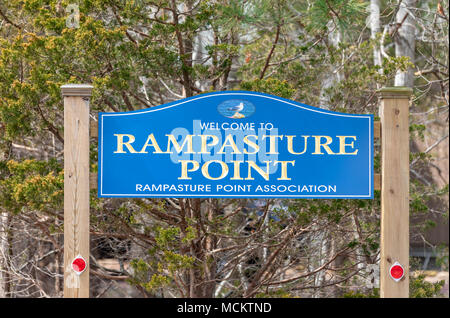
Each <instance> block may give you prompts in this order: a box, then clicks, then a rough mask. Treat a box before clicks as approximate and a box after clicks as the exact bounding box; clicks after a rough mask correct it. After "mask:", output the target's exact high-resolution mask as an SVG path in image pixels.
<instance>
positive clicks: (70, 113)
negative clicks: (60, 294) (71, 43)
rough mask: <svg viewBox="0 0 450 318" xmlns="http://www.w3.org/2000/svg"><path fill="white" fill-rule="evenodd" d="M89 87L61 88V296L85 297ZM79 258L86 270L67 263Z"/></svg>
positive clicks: (86, 286)
mask: <svg viewBox="0 0 450 318" xmlns="http://www.w3.org/2000/svg"><path fill="white" fill-rule="evenodd" d="M91 91H92V86H90V85H79V84H69V85H63V86H61V92H62V95H63V97H64V297H66V298H88V297H89V97H90V96H91ZM79 255H81V256H82V257H83V258H84V259H85V260H86V263H87V266H86V270H85V271H84V272H83V273H81V275H77V274H76V273H75V271H74V270H73V269H72V266H71V263H72V261H73V260H74V258H75V257H77V256H79Z"/></svg>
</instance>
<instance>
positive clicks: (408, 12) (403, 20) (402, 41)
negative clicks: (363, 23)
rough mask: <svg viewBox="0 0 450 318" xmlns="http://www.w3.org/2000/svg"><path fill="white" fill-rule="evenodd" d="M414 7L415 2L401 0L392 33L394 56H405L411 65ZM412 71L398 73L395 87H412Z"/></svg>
mask: <svg viewBox="0 0 450 318" xmlns="http://www.w3.org/2000/svg"><path fill="white" fill-rule="evenodd" d="M415 5H416V0H403V1H401V3H400V7H399V10H398V12H397V17H396V21H397V27H396V28H398V29H397V31H396V32H395V31H394V40H395V56H396V57H400V56H407V57H409V59H410V62H411V63H414V60H415V47H416V38H415V32H416V27H415V25H414V17H413V12H412V9H413V8H414V7H415ZM413 85H414V69H413V68H409V69H408V70H407V71H406V72H398V73H397V75H396V76H395V86H407V87H413Z"/></svg>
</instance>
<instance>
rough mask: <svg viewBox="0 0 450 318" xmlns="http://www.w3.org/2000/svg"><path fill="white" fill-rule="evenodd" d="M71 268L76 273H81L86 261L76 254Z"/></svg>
mask: <svg viewBox="0 0 450 318" xmlns="http://www.w3.org/2000/svg"><path fill="white" fill-rule="evenodd" d="M72 268H73V270H74V271H75V272H76V273H77V274H81V273H82V272H83V271H84V270H85V269H86V261H85V260H84V258H82V257H81V256H78V257H76V258H75V259H74V260H73V262H72Z"/></svg>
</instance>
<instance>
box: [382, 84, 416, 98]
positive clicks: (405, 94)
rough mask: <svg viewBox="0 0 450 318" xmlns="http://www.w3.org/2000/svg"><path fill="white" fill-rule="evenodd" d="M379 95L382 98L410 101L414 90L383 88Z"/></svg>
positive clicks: (403, 87) (402, 87)
mask: <svg viewBox="0 0 450 318" xmlns="http://www.w3.org/2000/svg"><path fill="white" fill-rule="evenodd" d="M377 93H378V94H379V95H380V96H381V98H406V99H408V98H409V97H410V96H411V95H412V93H413V89H412V88H411V87H406V86H395V87H383V88H380V89H379V90H378V91H377Z"/></svg>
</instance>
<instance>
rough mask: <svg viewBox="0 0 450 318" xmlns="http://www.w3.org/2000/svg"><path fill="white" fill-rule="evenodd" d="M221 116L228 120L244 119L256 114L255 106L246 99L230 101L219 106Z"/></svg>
mask: <svg viewBox="0 0 450 318" xmlns="http://www.w3.org/2000/svg"><path fill="white" fill-rule="evenodd" d="M217 110H218V111H219V113H220V114H222V115H223V116H225V117H227V118H233V119H242V118H247V117H250V116H251V115H252V114H253V113H254V112H255V106H254V105H253V104H252V103H250V102H249V101H246V100H244V99H229V100H226V101H224V102H222V103H221V104H219V106H217Z"/></svg>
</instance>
